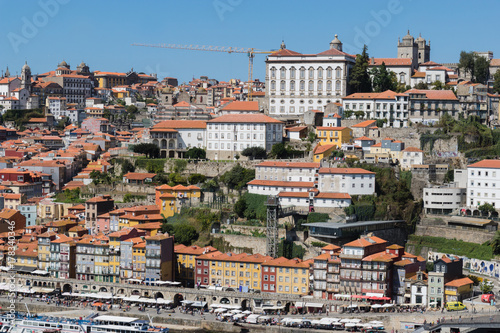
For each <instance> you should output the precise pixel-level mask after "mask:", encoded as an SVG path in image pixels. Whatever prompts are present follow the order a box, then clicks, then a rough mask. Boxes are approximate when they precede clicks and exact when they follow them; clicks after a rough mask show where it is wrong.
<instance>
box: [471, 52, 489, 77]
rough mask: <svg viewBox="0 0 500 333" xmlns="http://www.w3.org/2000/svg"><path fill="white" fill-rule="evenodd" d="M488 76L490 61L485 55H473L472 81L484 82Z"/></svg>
mask: <svg viewBox="0 0 500 333" xmlns="http://www.w3.org/2000/svg"><path fill="white" fill-rule="evenodd" d="M489 77H490V61H489V60H488V59H486V58H485V57H481V56H479V55H477V54H475V57H474V82H476V83H482V84H486V82H487V81H488V78H489Z"/></svg>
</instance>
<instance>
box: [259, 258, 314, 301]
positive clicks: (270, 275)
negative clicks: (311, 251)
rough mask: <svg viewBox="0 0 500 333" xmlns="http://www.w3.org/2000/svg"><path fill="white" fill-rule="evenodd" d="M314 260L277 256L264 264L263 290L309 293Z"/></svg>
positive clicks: (295, 293)
mask: <svg viewBox="0 0 500 333" xmlns="http://www.w3.org/2000/svg"><path fill="white" fill-rule="evenodd" d="M312 262H313V261H312V260H307V261H303V260H301V259H298V258H295V259H287V258H284V257H280V258H276V259H273V260H270V261H267V262H265V263H263V264H262V291H263V292H274V293H279V294H293V295H307V294H308V293H309V266H310V265H311V264H312Z"/></svg>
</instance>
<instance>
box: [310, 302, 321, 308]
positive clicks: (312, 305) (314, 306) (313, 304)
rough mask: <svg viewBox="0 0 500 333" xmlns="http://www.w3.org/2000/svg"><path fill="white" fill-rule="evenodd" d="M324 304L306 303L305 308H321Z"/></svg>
mask: <svg viewBox="0 0 500 333" xmlns="http://www.w3.org/2000/svg"><path fill="white" fill-rule="evenodd" d="M323 306H325V305H324V304H323V303H306V308H322V307H323Z"/></svg>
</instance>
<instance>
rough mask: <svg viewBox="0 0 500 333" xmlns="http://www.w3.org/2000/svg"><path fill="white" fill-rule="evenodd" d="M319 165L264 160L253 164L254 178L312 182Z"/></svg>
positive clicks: (315, 178) (314, 179) (315, 177)
mask: <svg viewBox="0 0 500 333" xmlns="http://www.w3.org/2000/svg"><path fill="white" fill-rule="evenodd" d="M319 167H320V164H319V163H309V162H275V161H265V162H262V163H259V164H257V165H256V166H255V179H257V180H279V181H289V182H314V181H317V180H318V179H317V176H316V174H317V173H318V171H319Z"/></svg>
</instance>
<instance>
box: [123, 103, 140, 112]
mask: <svg viewBox="0 0 500 333" xmlns="http://www.w3.org/2000/svg"><path fill="white" fill-rule="evenodd" d="M126 110H127V113H128V114H135V113H137V112H138V111H139V109H138V108H137V106H135V105H129V106H127V108H126Z"/></svg>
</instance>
